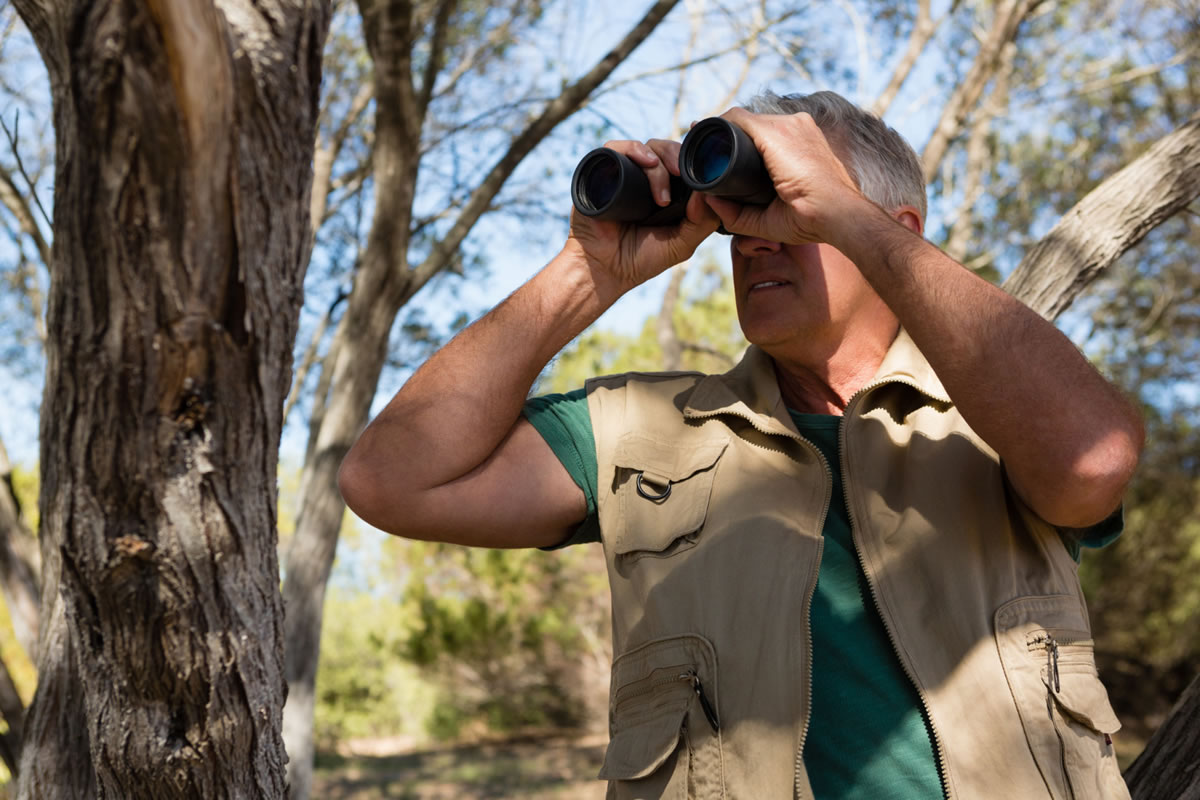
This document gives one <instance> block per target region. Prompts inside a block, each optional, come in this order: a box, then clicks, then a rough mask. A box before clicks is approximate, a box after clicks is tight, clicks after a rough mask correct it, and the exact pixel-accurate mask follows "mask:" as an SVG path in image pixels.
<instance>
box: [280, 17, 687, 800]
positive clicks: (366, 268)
mask: <svg viewBox="0 0 1200 800" xmlns="http://www.w3.org/2000/svg"><path fill="white" fill-rule="evenodd" d="M677 3H678V0H658V1H657V2H656V3H654V5H653V6H651V8H650V9H649V10H648V11H647V12H646V15H645V16H644V17H643V18H642V19H641V20H639V21H638V22H637V23H636V24H635V25H634V26H633V27H632V28H631V29H630V30H629V32H628V33H627V34H626V35H625V37H624V38H623V39H622V40H621V42H620V43H619V44H618V45H617V46H616V47H615V48H613V50H611V51H610V52H609V53H607V54H606V55H605V56H604V57H603V58H602V59H601V60H600V61H599V62H598V63H597V64H596V65H595V66H594V67H592V68H591V69H590V70H589V71H588V72H587V73H586V74H585V75H583V76H582V77H580V78H579V80H577V81H576V82H574V83H572V84H569V85H567V86H565V87H563V89H562V91H561V92H560V93H559V95H558V97H556V98H555V99H554V100H552V101H550V102H549V103H548V104H547V105H546V106H545V108H544V109H543V110H542V111H541V113H540V114H538V115H537V116H536V117H534V118H532V119H531V120H530V121H529V123H528V125H526V127H525V128H524V129H523V130H522V131H520V132H518V133H517V135H516V136H515V137H514V139H513V140H512V144H511V145H510V146H509V149H508V150H507V151H506V152H505V153H504V155H503V156H501V158H500V160H499V161H498V162H497V163H496V164H495V165H494V166H493V167H492V169H491V170H490V171H489V173H488V174H487V175H486V176H485V177H484V178H483V180H482V181H481V182H480V184H479V185H478V186H477V187H476V189H475V190H474V192H473V193H472V194H471V196H470V197H469V198H468V199H467V201H466V203H464V204H463V207H462V209H461V211H459V212H458V216H457V217H456V218H455V221H454V223H453V224H452V225H451V227H450V229H449V230H448V231H447V233H446V235H445V236H444V237H442V238H441V239H440V240H438V241H437V242H435V243H434V244H433V246H432V247H431V248H430V251H429V253H428V255H427V256H426V257H425V258H424V260H423V261H421V263H419V264H410V263H409V261H408V243H409V239H410V225H411V221H412V203H413V197H414V189H415V186H416V178H417V171H418V167H419V163H418V158H419V154H420V152H421V146H420V143H421V142H420V135H421V130H422V124H423V121H424V119H425V115H426V112H427V110H428V105H429V101H430V97H431V96H432V92H433V85H434V82H435V80H436V78H437V73H438V70H439V69H440V68H441V63H442V62H441V59H442V58H443V52H442V50H443V48H444V43H445V35H444V32H443V33H442V34H439V33H438V32H437V30H438V27H439V26H441V28H442V29H443V30H444V27H445V26H446V25H448V24H449V22H450V15H451V13H452V11H453V3H452V2H450V1H449V0H440V2H437V3H435V4H434V5H435V6H436V9H435V10H434V11H433V12H432V13H431V12H429V11H428V10H427V9H426V10H425V13H426V18H427V19H428V18H431V19H434V20H435V23H434V27H435V32H434V34H433V36H432V37H431V39H430V41H431V43H432V44H431V48H432V52H431V53H426V54H425V55H424V57H423V58H421V54H414V52H413V44H414V42H415V41H416V39H417V37H418V31H417V30H416V27H415V26H416V25H417V21H416V20H415V19H414V18H415V16H416V14H417V13H418V12H419V11H421V10H422V9H421V8H419V7H418V4H413V3H396V2H390V1H389V0H358V6H359V9H360V11H361V13H362V17H363V32H364V34H365V37H366V41H367V48H368V50H369V52H370V54H371V58H372V60H373V61H374V63H375V87H374V90H375V149H374V162H373V164H372V172H373V176H374V186H375V191H374V198H375V212H374V217H373V220H372V224H371V231H370V234H369V235H368V237H367V245H366V248H365V250H364V252H363V257H362V263H361V265H360V266H359V268H358V270H357V271H356V273H355V278H354V288H353V289H352V291H351V293H350V297H349V298H348V299H347V307H346V311H345V313H344V314H343V316H342V319H341V322H340V323H339V325H338V328H337V331H336V332H335V333H334V340H333V344H332V345H331V348H330V354H329V355H328V356H327V357H326V359H325V363H324V366H323V367H322V376H321V381H320V388H319V389H318V392H317V396H316V398H315V400H314V406H315V408H316V409H318V411H314V414H313V420H312V422H311V423H310V430H309V445H308V452H307V454H306V458H305V463H304V468H303V472H302V475H301V483H300V495H301V496H300V512H299V514H298V516H297V519H296V532H295V534H294V536H293V538H292V544H291V546H290V548H289V551H288V554H287V557H286V564H285V566H284V574H285V576H286V580H285V581H284V587H283V594H284V605H285V607H286V608H287V630H286V641H287V646H286V653H287V679H288V687H289V694H288V703H287V709H286V711H285V715H284V738H285V739H286V741H287V748H288V754H289V755H290V757H291V762H290V763H289V764H288V781H289V783H290V784H291V789H290V797H292V798H293V800H304V799H305V798H307V797H308V796H309V793H310V792H311V782H312V757H313V739H312V717H313V706H314V687H315V684H316V675H317V663H318V658H319V653H320V639H321V621H322V608H323V605H324V602H325V584H326V582H327V581H328V579H329V573H330V570H331V569H332V567H333V559H334V554H335V551H336V548H337V540H338V533H339V531H340V529H341V524H342V517H343V515H344V513H345V505H344V504H343V502H342V497H341V494H340V492H339V491H338V488H337V471H338V467H339V466H340V465H341V462H342V458H343V457H344V456H345V454H346V452H347V451H348V450H349V449H350V445H351V444H353V442H354V440H355V439H356V438H357V437H358V434H359V433H360V432H361V431H362V429H363V427H364V426H365V425H366V423H367V416H368V414H369V412H370V406H371V400H372V399H373V398H374V396H375V391H376V388H377V386H378V383H379V375H380V373H381V372H382V370H383V365H384V363H385V362H386V359H387V344H388V335H389V333H390V332H391V329H392V325H393V323H394V322H395V319H396V314H397V313H398V311H399V310H400V308H401V307H402V306H403V305H404V304H405V303H406V302H408V300H409V299H411V298H412V296H413V295H414V294H416V293H417V292H418V291H419V290H420V289H421V287H423V286H424V285H425V284H426V283H428V282H429V280H430V279H431V278H433V277H434V276H435V275H437V274H438V273H440V272H441V271H442V270H444V269H445V268H446V267H448V266H450V265H451V264H453V263H454V261H455V257H456V254H457V252H458V249H459V247H460V246H461V245H462V243H463V240H464V239H465V238H466V237H467V235H468V234H469V233H470V231H471V229H472V228H473V227H474V225H475V223H476V222H478V220H479V218H480V217H481V216H482V215H483V214H484V213H485V212H486V211H487V210H488V208H489V206H490V205H491V203H492V201H493V200H494V199H495V197H496V195H497V194H498V193H499V192H500V189H501V188H503V186H504V182H505V181H506V180H508V178H509V176H510V175H512V173H513V170H515V169H516V168H517V165H518V164H520V163H521V160H522V159H523V158H525V156H526V155H528V154H529V152H530V151H531V150H533V148H534V147H535V146H536V145H537V144H538V143H539V142H541V141H542V139H544V138H545V137H546V135H547V134H549V133H550V131H551V130H553V129H554V127H555V126H556V125H557V124H558V123H560V122H562V121H563V120H564V119H566V118H567V117H568V116H570V115H571V114H572V113H574V111H575V110H576V109H578V108H579V107H580V106H581V105H582V104H583V103H584V101H586V99H587V98H588V96H589V95H590V94H591V93H592V91H594V90H595V89H596V88H597V87H598V86H599V85H600V84H601V83H602V82H603V81H604V80H605V79H606V78H607V77H608V76H609V75H610V74H611V73H612V71H613V70H614V69H616V67H617V66H619V65H620V64H621V62H622V61H624V59H625V58H626V57H627V56H628V55H629V53H631V52H632V51H633V49H634V48H635V47H637V46H638V45H639V44H640V43H641V42H643V41H644V40H645V39H646V37H647V36H649V35H650V33H651V32H653V30H654V29H655V27H657V25H658V24H659V22H661V21H662V19H663V18H664V17H665V16H666V15H667V13H668V12H669V11H670V10H671V9H672V8H674V7H675V5H676V4H677ZM414 57H416V58H417V61H416V62H415V63H414ZM415 64H419V65H420V66H419V68H418V66H416V65H415Z"/></svg>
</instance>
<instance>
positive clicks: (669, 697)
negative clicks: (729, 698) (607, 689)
mask: <svg viewBox="0 0 1200 800" xmlns="http://www.w3.org/2000/svg"><path fill="white" fill-rule="evenodd" d="M689 672H691V673H695V674H696V675H698V676H699V677H700V679H701V681H702V683H703V685H704V687H705V691H707V692H710V694H709V699H710V701H711V702H712V703H713V705H714V706H718V704H719V698H718V697H717V666H716V652H715V651H714V649H713V646H712V643H711V642H709V641H708V640H707V639H705V638H704V637H703V636H698V635H694V634H686V635H683V636H671V637H667V638H665V639H657V640H654V641H651V642H647V643H646V644H644V645H641V646H640V647H636V648H634V649H633V650H630V651H628V652H626V653H623V654H622V655H621V656H620V657H619V658H617V659H616V660H615V661H614V662H613V670H612V686H611V693H610V695H609V735H610V739H609V743H608V750H607V752H606V753H605V754H604V766H603V767H601V769H600V774H599V776H598V777H600V778H601V779H603V780H636V779H638V778H644V777H646V776H647V775H650V774H651V773H652V772H654V771H655V770H657V769H658V768H659V767H661V766H662V765H663V763H664V762H665V761H666V760H667V759H668V758H670V757H671V754H672V753H673V752H675V748H676V747H678V746H679V738H680V736H681V735H682V734H683V727H684V720H685V719H686V717H687V715H688V711H689V710H690V708H691V706H692V703H693V702H694V700H695V697H696V693H695V691H694V690H693V688H692V684H691V683H690V682H689V681H686V680H681V679H680V677H681V676H682V675H684V674H685V673H689Z"/></svg>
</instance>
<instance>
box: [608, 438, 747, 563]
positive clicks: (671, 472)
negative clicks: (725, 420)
mask: <svg viewBox="0 0 1200 800" xmlns="http://www.w3.org/2000/svg"><path fill="white" fill-rule="evenodd" d="M728 446H729V440H728V439H716V440H714V439H706V440H704V441H700V442H696V443H689V444H679V443H673V444H667V443H663V442H659V441H657V440H655V439H652V438H650V437H647V436H645V435H642V434H630V435H627V436H624V437H622V438H621V440H620V441H619V442H618V443H617V448H616V453H615V454H614V457H613V459H614V462H615V465H616V466H617V467H618V476H619V478H622V479H623V480H624V483H623V484H622V485H621V486H620V488H619V489H618V490H617V493H618V495H619V497H620V504H621V505H620V508H621V518H622V520H623V522H622V525H621V526H620V527H619V529H618V531H617V535H616V538H615V540H614V541H613V550H614V552H615V553H616V554H617V555H619V556H625V555H629V554H632V553H636V552H639V551H640V552H643V553H667V552H677V551H678V550H679V549H686V547H687V546H690V543H686V542H685V543H684V547H683V548H679V547H676V548H675V549H671V548H672V545H673V544H675V543H676V542H678V541H680V540H681V537H685V536H687V535H688V534H690V533H695V532H696V531H698V530H699V529H700V528H701V526H703V525H704V520H705V518H706V517H707V515H708V500H709V493H710V492H711V490H712V483H713V476H714V474H715V469H714V465H715V464H716V463H717V461H718V460H719V459H720V458H721V454H722V453H723V452H725V448H726V447H728ZM622 471H623V472H624V474H623V475H621V473H622Z"/></svg>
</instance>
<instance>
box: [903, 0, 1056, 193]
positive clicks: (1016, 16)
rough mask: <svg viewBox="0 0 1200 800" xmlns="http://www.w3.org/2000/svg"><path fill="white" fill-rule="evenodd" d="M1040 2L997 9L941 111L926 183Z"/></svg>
mask: <svg viewBox="0 0 1200 800" xmlns="http://www.w3.org/2000/svg"><path fill="white" fill-rule="evenodd" d="M1041 2H1043V0H1003V1H1002V2H1001V3H998V4H997V5H996V13H995V18H994V19H993V21H992V26H991V28H990V29H989V30H988V31H987V34H986V36H985V38H984V40H983V43H982V44H981V45H980V47H979V52H978V53H976V55H975V60H974V62H972V64H971V69H970V70H969V71H968V72H967V77H966V78H964V79H963V81H962V82H961V83H959V85H958V86H957V87H956V88H955V90H954V93H953V94H951V95H950V99H949V100H948V101H947V102H946V105H945V106H944V107H943V108H942V116H941V119H940V120H939V121H938V124H937V127H936V128H934V131H933V135H932V136H931V137H930V139H929V142H928V143H927V144H926V145H925V150H924V151H923V152H922V153H921V163H922V165H923V166H924V168H925V180H926V181H927V182H928V181H931V180H933V177H934V176H935V175H937V170H938V166H939V165H940V164H941V161H942V159H943V158H944V157H945V155H946V150H947V149H948V148H949V147H950V142H951V141H952V140H953V139H954V138H955V137H957V136H958V135H959V133H960V132H961V131H962V127H963V123H964V122H965V121H966V119H967V116H968V115H969V114H970V113H971V110H972V109H973V108H975V106H976V104H977V103H978V102H979V98H980V96H981V95H982V94H983V90H984V87H986V86H987V84H988V83H989V82H990V81H991V80H992V77H993V76H994V75H995V73H996V69H997V68H998V67H999V64H1000V59H1001V55H1002V53H1003V51H1004V46H1005V45H1006V44H1007V43H1008V42H1011V41H1015V40H1016V37H1017V33H1018V31H1019V30H1020V28H1021V24H1022V23H1023V22H1024V21H1025V19H1026V18H1028V17H1029V15H1030V14H1031V13H1032V12H1033V10H1034V9H1035V8H1037V6H1038V5H1039V4H1040V3H1041Z"/></svg>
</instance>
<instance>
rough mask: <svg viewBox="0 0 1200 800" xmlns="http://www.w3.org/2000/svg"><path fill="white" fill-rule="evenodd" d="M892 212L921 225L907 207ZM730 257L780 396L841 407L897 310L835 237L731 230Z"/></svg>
mask: <svg viewBox="0 0 1200 800" xmlns="http://www.w3.org/2000/svg"><path fill="white" fill-rule="evenodd" d="M894 216H896V218H897V219H900V220H901V221H902V222H903V223H904V224H906V225H908V226H909V227H911V228H912V229H913V230H917V231H919V230H920V222H919V218H918V217H917V215H916V212H915V211H913V210H912V209H910V208H908V207H904V208H903V209H901V210H900V211H899V212H897V213H896V214H895V215H894ZM730 257H731V260H732V262H733V288H734V297H735V300H736V302H737V311H738V320H739V321H740V323H741V326H742V333H743V334H744V335H745V336H746V339H747V341H749V342H752V343H754V344H756V345H758V346H759V347H761V348H763V350H764V351H766V352H767V354H768V355H770V356H771V357H772V359H773V360H774V361H775V365H776V374H777V376H778V378H779V385H780V390H781V392H782V393H783V397H784V401H785V402H786V403H787V404H788V406H789V407H790V408H792V409H794V410H796V411H804V412H808V413H817V414H841V413H842V411H843V410H845V407H846V403H847V401H848V400H849V399H850V397H851V396H852V395H853V394H854V392H855V391H856V390H857V389H858V388H860V387H861V386H863V385H864V384H865V383H866V382H867V381H869V380H870V378H871V377H872V376H873V375H874V374H875V370H876V369H877V368H878V366H879V364H880V362H881V361H882V360H883V356H884V354H885V353H886V352H887V348H888V346H889V345H890V344H891V341H892V339H894V338H895V335H896V332H897V330H898V328H899V321H898V320H897V319H896V315H895V314H893V313H892V311H891V309H889V308H888V306H887V304H886V303H884V302H883V300H882V299H881V298H880V297H879V295H878V294H876V293H875V291H874V289H872V288H871V285H870V284H869V283H867V281H866V279H865V278H864V277H863V275H862V273H861V272H859V270H858V267H856V266H855V265H854V263H853V262H851V261H850V259H848V258H847V257H846V256H845V255H843V254H842V252H841V251H839V250H838V249H837V248H835V247H833V246H832V245H829V244H825V243H805V244H780V243H779V242H773V241H770V240H768V239H760V238H756V237H752V236H734V237H733V240H732V242H731V244H730ZM851 331H853V335H850V332H851Z"/></svg>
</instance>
